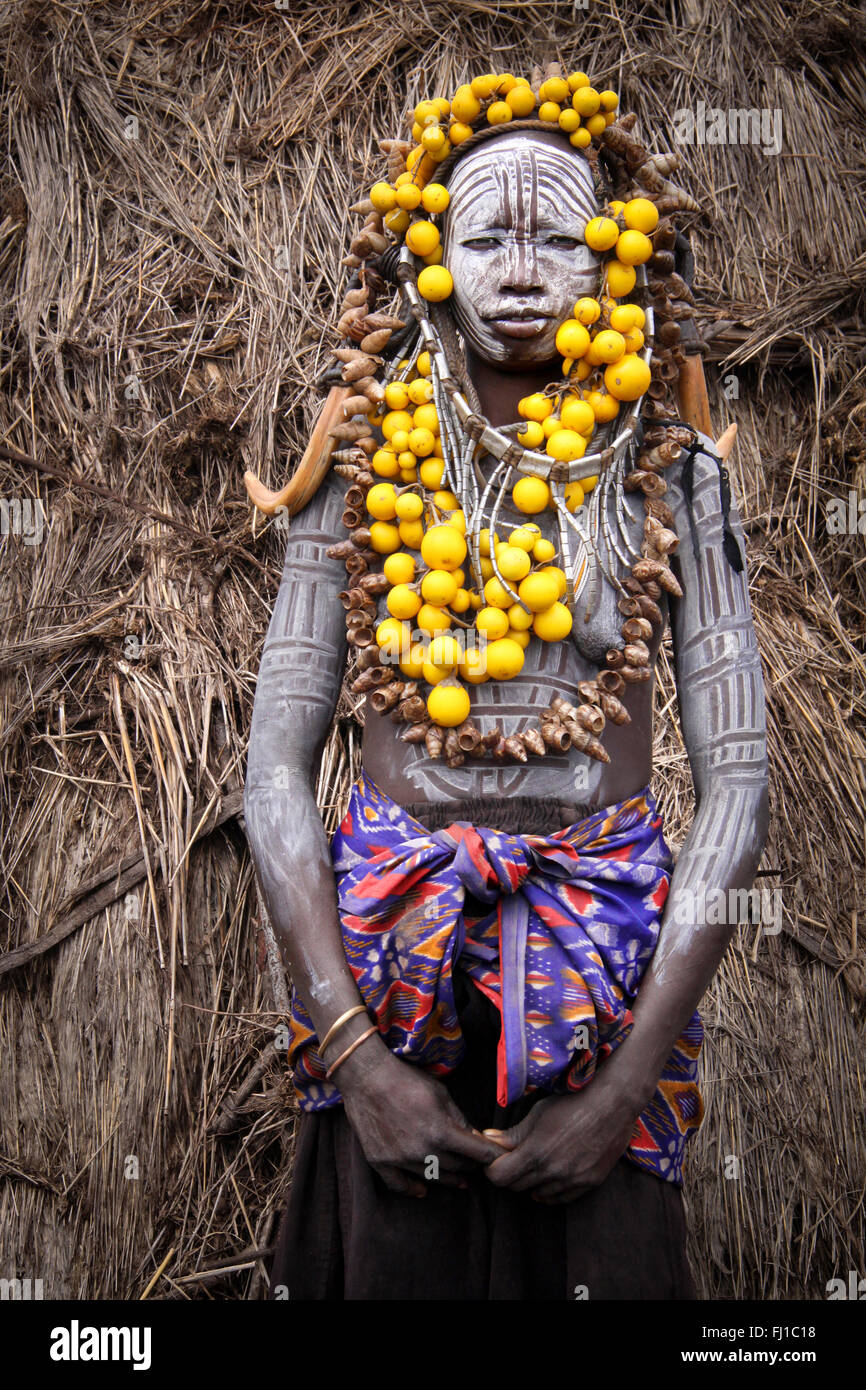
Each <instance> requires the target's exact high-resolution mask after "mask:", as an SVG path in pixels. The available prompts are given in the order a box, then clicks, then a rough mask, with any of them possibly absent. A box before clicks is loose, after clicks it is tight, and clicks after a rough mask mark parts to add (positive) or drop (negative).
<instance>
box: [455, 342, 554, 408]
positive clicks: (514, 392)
mask: <svg viewBox="0 0 866 1390" xmlns="http://www.w3.org/2000/svg"><path fill="white" fill-rule="evenodd" d="M466 365H467V367H468V370H469V376H470V378H471V380H472V384H473V386H474V387H475V390H476V391H477V392H478V399H479V401H480V402H481V409H482V411H483V413H484V414H485V415H486V416H487V419H488V420H489V421H490V423H491V425H495V426H497V427H498V426H501V425H513V424H514V423H515V421H517V420H519V419H520V416H519V414H518V411H517V404H518V401H521V400H522V399H523V397H524V396H528V395H529V394H530V393H531V392H532V391H541V390H543V389H544V387H545V386H547V384H548V382H551V381H555V380H556V377H557V364H556V363H555V362H546V363H544V364H543V365H542V366H540V367H535V368H531V369H527V370H526V371H524V372H503V371H500V370H499V369H498V368H497V367H494V366H491V364H490V363H489V362H484V361H483V360H482V359H481V358H480V357H478V356H477V355H476V354H475V353H474V352H473V351H472V349H471V348H469V349H468V350H467V354H466Z"/></svg>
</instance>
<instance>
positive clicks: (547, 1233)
mask: <svg viewBox="0 0 866 1390" xmlns="http://www.w3.org/2000/svg"><path fill="white" fill-rule="evenodd" d="M455 989H456V990H457V991H458V994H457V1002H458V1011H459V1014H460V1022H461V1028H462V1030H463V1035H464V1038H465V1041H466V1057H465V1059H464V1061H463V1062H462V1063H461V1065H460V1066H459V1067H458V1068H457V1070H456V1071H455V1072H454V1073H453V1074H452V1075H451V1076H450V1077H448V1078H446V1085H447V1086H448V1089H449V1091H450V1092H451V1095H452V1096H453V1098H454V1100H455V1101H456V1103H457V1104H458V1105H459V1106H460V1108H461V1110H462V1111H463V1114H464V1115H465V1116H466V1118H467V1120H469V1122H470V1123H471V1124H473V1125H475V1126H476V1128H478V1129H485V1128H496V1129H507V1128H508V1127H509V1125H513V1124H516V1123H517V1121H518V1120H519V1119H521V1118H522V1117H523V1116H524V1115H525V1114H526V1113H527V1111H528V1110H529V1109H530V1108H531V1106H532V1105H533V1104H534V1103H535V1102H536V1101H538V1100H539V1099H541V1098H542V1096H541V1095H540V1094H539V1093H535V1094H534V1095H532V1096H528V1097H525V1098H524V1099H523V1100H521V1101H519V1102H518V1103H517V1104H515V1105H512V1106H509V1107H508V1108H507V1109H503V1108H501V1107H499V1106H498V1105H497V1104H496V1094H495V1076H496V1045H497V1040H498V1034H499V1015H498V1012H497V1010H496V1009H495V1008H494V1006H493V1005H492V1004H491V1003H490V1001H489V1000H487V999H486V998H485V997H484V995H482V994H481V993H480V991H479V990H477V989H475V987H474V986H473V985H471V984H470V983H469V982H468V980H466V978H465V977H464V976H463V975H462V974H461V973H460V972H459V971H456V972H455ZM590 1084H592V1083H590ZM685 1239H686V1228H685V1216H684V1212H683V1198H682V1190H681V1189H680V1188H679V1187H677V1186H675V1185H674V1184H673V1183H668V1182H663V1181H662V1180H661V1179H660V1178H657V1177H655V1176H654V1175H653V1174H651V1173H647V1172H644V1171H643V1170H642V1169H640V1168H638V1167H636V1166H635V1165H634V1164H633V1163H631V1162H629V1160H628V1159H625V1158H622V1159H620V1160H619V1162H618V1163H616V1164H615V1166H614V1167H613V1169H612V1170H611V1172H610V1174H609V1176H608V1177H607V1179H606V1180H605V1182H603V1183H602V1184H601V1186H599V1187H597V1188H595V1189H594V1190H593V1191H592V1192H589V1193H587V1195H586V1196H584V1197H580V1198H578V1200H577V1201H575V1202H567V1203H563V1204H560V1205H556V1206H548V1205H544V1204H542V1203H539V1202H534V1201H533V1200H532V1198H531V1196H529V1195H528V1194H523V1193H515V1192H509V1191H508V1190H507V1189H502V1188H498V1187H494V1186H493V1184H492V1183H491V1182H489V1181H488V1180H487V1178H486V1177H485V1176H484V1173H483V1171H482V1170H480V1169H479V1171H478V1173H477V1175H472V1176H470V1178H469V1186H468V1188H465V1189H460V1188H452V1187H444V1186H442V1185H439V1184H437V1183H435V1182H431V1183H430V1184H429V1187H428V1192H427V1196H426V1197H425V1198H423V1199H419V1198H417V1197H406V1196H403V1195H401V1194H398V1193H394V1192H391V1191H389V1190H388V1188H387V1187H386V1186H385V1184H384V1183H383V1182H382V1180H381V1178H380V1177H379V1176H378V1174H377V1173H375V1172H374V1171H373V1169H372V1168H371V1167H370V1165H369V1164H368V1163H367V1161H366V1159H365V1157H364V1153H363V1150H362V1149H361V1146H360V1144H359V1143H358V1140H357V1139H356V1138H355V1135H354V1132H353V1130H352V1128H351V1126H350V1124H349V1122H348V1120H347V1119H346V1115H345V1112H344V1110H343V1107H342V1106H336V1107H334V1108H333V1109H330V1110H324V1111H320V1112H318V1113H316V1114H304V1115H301V1116H300V1118H299V1120H298V1124H297V1130H296V1139H295V1153H294V1164H293V1171H292V1189H291V1194H290V1198H289V1204H288V1207H287V1209H286V1212H285V1215H284V1216H283V1220H282V1222H281V1224H280V1229H279V1233H278V1237H277V1245H276V1250H275V1253H274V1260H273V1265H272V1268H271V1297H272V1298H274V1297H282V1298H286V1297H288V1298H290V1299H302V1300H303V1299H418V1300H430V1299H460V1300H463V1299H468V1300H486V1299H584V1298H588V1299H590V1300H593V1299H600V1298H605V1299H690V1298H694V1297H695V1294H694V1288H693V1285H692V1281H691V1277H690V1274H689V1269H688V1264H687V1261H686V1254H685Z"/></svg>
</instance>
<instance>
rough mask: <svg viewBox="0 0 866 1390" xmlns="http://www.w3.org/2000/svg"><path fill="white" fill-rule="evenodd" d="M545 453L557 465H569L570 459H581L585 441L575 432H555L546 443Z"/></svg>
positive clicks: (584, 451)
mask: <svg viewBox="0 0 866 1390" xmlns="http://www.w3.org/2000/svg"><path fill="white" fill-rule="evenodd" d="M547 453H548V454H549V455H550V457H551V458H552V459H556V460H557V461H558V462H559V463H571V461H572V459H579V458H583V456H584V454H585V453H586V440H585V439H584V437H583V435H582V434H578V433H577V431H576V430H557V431H556V434H552V435H551V436H550V438H549V439H548V441H547Z"/></svg>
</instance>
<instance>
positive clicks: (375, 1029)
mask: <svg viewBox="0 0 866 1390" xmlns="http://www.w3.org/2000/svg"><path fill="white" fill-rule="evenodd" d="M378 1031H379V1029H378V1027H377V1026H376V1024H375V1023H374V1024H373V1026H372V1028H368V1029H367V1031H366V1033H362V1034H361V1036H360V1038H356V1039H355V1041H354V1042H353V1043H350V1044H349V1046H348V1047H347V1048H346V1051H345V1052H341V1053H340V1055H339V1057H338V1058H337V1060H336V1062H334V1064H333V1066H330V1067H328V1070H327V1071H326V1072H325V1080H326V1081H330V1079H331V1077H332V1076H333V1075H334V1072H335V1071H336V1070H337V1067H340V1066H342V1065H343V1063H344V1062H345V1060H346V1058H347V1057H351V1055H352V1053H353V1052H354V1051H355V1048H356V1047H360V1046H361V1043H362V1042H366V1041H367V1039H368V1038H372V1036H373V1034H374V1033H378Z"/></svg>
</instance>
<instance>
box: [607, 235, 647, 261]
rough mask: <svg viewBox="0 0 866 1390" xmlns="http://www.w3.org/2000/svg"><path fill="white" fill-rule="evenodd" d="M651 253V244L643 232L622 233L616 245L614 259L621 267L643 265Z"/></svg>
mask: <svg viewBox="0 0 866 1390" xmlns="http://www.w3.org/2000/svg"><path fill="white" fill-rule="evenodd" d="M652 253H653V244H652V242H651V241H650V239H649V237H648V236H646V235H645V234H644V233H643V232H635V231H627V232H623V234H622V236H621V237H620V238H619V240H618V242H617V243H616V258H617V260H618V261H621V262H622V264H623V265H632V266H633V265H643V263H644V261H648V260H649V258H650V256H651V255H652Z"/></svg>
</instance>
